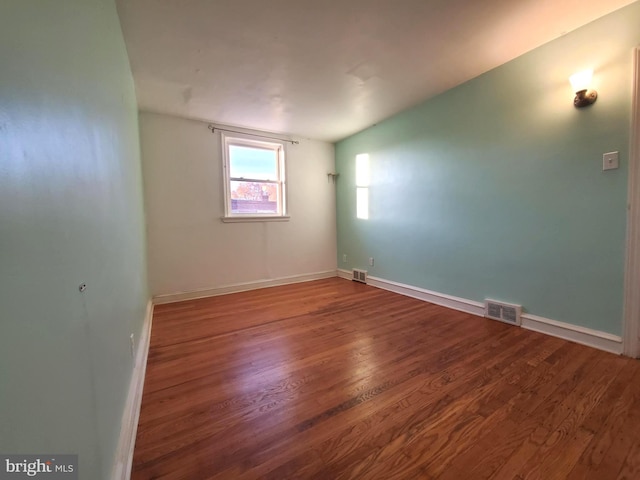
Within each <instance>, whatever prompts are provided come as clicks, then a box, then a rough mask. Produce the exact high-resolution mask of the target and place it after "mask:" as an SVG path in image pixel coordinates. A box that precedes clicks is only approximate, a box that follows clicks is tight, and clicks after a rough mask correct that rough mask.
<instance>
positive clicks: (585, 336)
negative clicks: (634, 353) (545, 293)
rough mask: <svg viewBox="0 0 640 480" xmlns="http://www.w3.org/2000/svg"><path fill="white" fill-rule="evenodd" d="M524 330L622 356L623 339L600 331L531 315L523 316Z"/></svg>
mask: <svg viewBox="0 0 640 480" xmlns="http://www.w3.org/2000/svg"><path fill="white" fill-rule="evenodd" d="M522 328H526V329H527V330H533V331H535V332H540V333H546V334H547V335H551V336H552V337H558V338H562V339H564V340H569V341H571V342H575V343H580V344H582V345H586V346H588V347H593V348H597V349H598V350H604V351H605V352H611V353H615V354H616V355H620V354H622V337H619V336H617V335H613V334H611V333H607V332H601V331H600V330H593V329H591V328H586V327H581V326H579V325H573V324H571V323H565V322H559V321H557V320H551V319H549V318H544V317H539V316H537V315H531V314H529V313H526V314H522Z"/></svg>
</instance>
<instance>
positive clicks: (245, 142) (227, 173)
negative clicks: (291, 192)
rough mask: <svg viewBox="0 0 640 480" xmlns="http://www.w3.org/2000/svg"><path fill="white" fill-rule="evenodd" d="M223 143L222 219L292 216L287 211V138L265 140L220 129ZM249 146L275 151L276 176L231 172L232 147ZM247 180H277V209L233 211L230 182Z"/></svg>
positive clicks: (258, 181)
mask: <svg viewBox="0 0 640 480" xmlns="http://www.w3.org/2000/svg"><path fill="white" fill-rule="evenodd" d="M220 135H221V142H220V143H221V146H222V167H223V179H224V189H223V190H224V217H222V221H223V222H262V221H287V220H288V219H289V216H288V211H287V176H286V157H287V153H286V150H287V145H286V142H285V141H279V140H264V139H262V138H258V137H256V136H254V135H251V134H244V133H243V134H239V133H234V134H233V135H230V134H226V133H225V132H221V133H220ZM230 146H238V147H249V148H260V149H265V150H272V151H274V152H275V153H276V159H277V162H276V173H277V178H276V179H274V180H272V179H268V180H265V179H251V178H244V177H232V176H231V154H230V150H229V147H230ZM234 181H244V182H252V183H267V184H273V183H276V184H277V191H278V195H277V201H276V204H277V209H278V212H277V213H275V214H274V213H233V212H232V210H231V203H232V202H231V200H232V199H231V182H234Z"/></svg>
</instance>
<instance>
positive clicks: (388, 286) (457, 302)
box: [367, 276, 484, 317]
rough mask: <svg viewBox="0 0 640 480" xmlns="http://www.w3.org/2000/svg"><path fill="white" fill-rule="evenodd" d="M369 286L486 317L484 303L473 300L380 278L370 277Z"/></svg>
mask: <svg viewBox="0 0 640 480" xmlns="http://www.w3.org/2000/svg"><path fill="white" fill-rule="evenodd" d="M367 284H368V285H371V286H373V287H377V288H381V289H383V290H389V291H391V292H396V293H400V294H402V295H406V296H407V297H412V298H417V299H418V300H423V301H425V302H429V303H435V304H436V305H440V306H443V307H447V308H451V309H453V310H459V311H461V312H465V313H470V314H472V315H478V316H480V317H482V316H484V303H482V302H474V301H473V300H467V299H466V298H460V297H454V296H452V295H445V294H444V293H438V292H434V291H431V290H425V289H424V288H420V287H414V286H413V285H406V284H404V283H398V282H393V281H391V280H385V279H383V278H378V277H371V276H369V278H368V279H367Z"/></svg>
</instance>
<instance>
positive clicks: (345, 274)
mask: <svg viewBox="0 0 640 480" xmlns="http://www.w3.org/2000/svg"><path fill="white" fill-rule="evenodd" d="M337 276H338V277H340V278H344V279H345V280H352V279H353V272H352V271H351V270H345V269H344V268H339V269H338V275H337Z"/></svg>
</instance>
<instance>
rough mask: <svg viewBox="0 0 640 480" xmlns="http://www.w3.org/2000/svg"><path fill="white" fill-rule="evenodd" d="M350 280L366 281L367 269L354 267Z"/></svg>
mask: <svg viewBox="0 0 640 480" xmlns="http://www.w3.org/2000/svg"><path fill="white" fill-rule="evenodd" d="M352 280H353V281H354V282H361V283H367V271H366V270H359V269H357V268H354V269H353V278H352Z"/></svg>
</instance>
